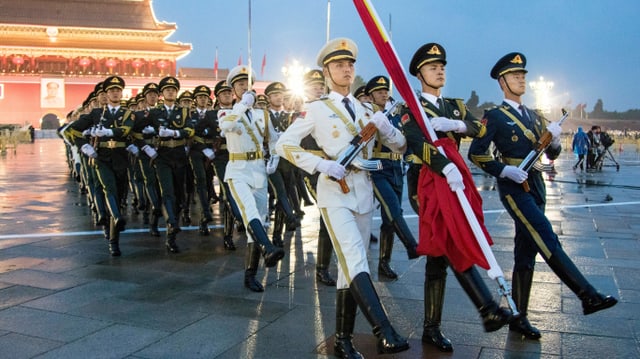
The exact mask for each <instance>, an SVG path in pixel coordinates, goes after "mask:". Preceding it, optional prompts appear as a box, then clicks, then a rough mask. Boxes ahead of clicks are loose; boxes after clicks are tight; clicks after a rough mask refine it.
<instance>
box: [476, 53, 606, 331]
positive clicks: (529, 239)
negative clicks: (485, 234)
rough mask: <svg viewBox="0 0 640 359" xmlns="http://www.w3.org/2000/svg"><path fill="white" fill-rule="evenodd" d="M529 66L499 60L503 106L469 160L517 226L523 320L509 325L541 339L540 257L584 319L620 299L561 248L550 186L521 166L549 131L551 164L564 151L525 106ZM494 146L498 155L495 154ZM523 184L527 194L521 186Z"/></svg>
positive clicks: (489, 117)
mask: <svg viewBox="0 0 640 359" xmlns="http://www.w3.org/2000/svg"><path fill="white" fill-rule="evenodd" d="M526 64H527V60H526V58H525V56H524V55H523V54H522V53H519V52H512V53H509V54H507V55H505V56H503V57H502V58H500V60H498V62H497V63H496V64H495V65H494V66H493V68H492V69H491V78H493V79H495V80H497V81H498V84H499V85H500V89H501V90H502V92H503V93H504V97H505V99H504V101H503V102H502V104H501V105H500V106H498V107H496V108H493V109H491V110H489V111H487V112H486V113H485V117H484V118H483V121H484V122H486V126H487V133H486V135H485V136H483V137H480V138H476V139H474V140H473V142H472V143H471V147H470V148H469V159H470V160H471V161H473V162H474V163H475V164H476V165H477V166H478V167H480V168H481V169H482V170H484V171H485V172H487V173H489V174H491V175H493V176H495V177H496V178H497V183H498V191H499V193H500V200H501V201H502V204H503V205H504V207H505V209H506V210H507V212H509V215H511V218H513V221H514V222H515V232H516V235H515V238H514V247H515V248H514V266H513V299H514V301H515V303H516V306H517V307H518V310H519V311H520V314H521V316H520V318H518V319H517V320H515V321H514V322H512V323H511V324H510V325H509V330H511V331H515V332H517V333H520V334H522V335H523V336H524V337H526V338H529V339H534V340H537V339H539V338H540V336H541V334H540V331H539V330H538V329H537V328H536V327H534V326H532V325H531V323H529V320H528V319H527V309H528V305H529V294H530V292H531V284H532V280H533V271H534V267H535V263H536V260H535V258H536V255H537V253H540V255H542V258H543V259H544V260H545V262H547V264H548V265H549V267H550V268H551V269H552V270H553V272H554V273H555V274H556V275H557V276H558V277H559V278H560V280H562V282H563V283H564V284H566V285H567V286H568V287H569V289H571V291H573V292H574V293H575V294H576V295H577V296H578V298H579V299H580V300H581V301H582V309H583V313H584V314H585V315H587V314H591V313H595V312H597V311H600V310H603V309H606V308H609V307H612V306H614V305H615V304H616V303H617V300H616V299H615V298H614V297H612V296H604V295H603V294H601V293H599V292H598V291H597V290H596V289H595V288H594V287H593V286H592V285H591V284H590V283H589V281H588V280H587V279H586V278H585V277H584V275H583V274H582V273H581V272H580V270H579V269H578V268H577V267H576V265H575V264H574V263H573V261H572V260H571V259H570V258H569V256H567V254H566V253H565V251H564V249H563V248H562V246H561V244H560V241H559V240H558V235H557V234H556V233H555V232H554V231H553V227H552V226H551V223H550V222H549V219H548V218H547V217H546V216H545V213H544V209H545V202H546V188H545V185H544V180H543V179H542V174H541V172H540V171H539V170H538V169H536V168H535V166H534V168H532V169H531V170H530V171H529V172H525V171H524V170H522V169H520V168H519V167H518V165H519V164H520V163H521V162H522V160H523V159H524V158H525V157H526V156H527V155H528V154H529V153H530V152H531V151H532V150H534V148H535V147H536V143H537V142H538V140H539V139H540V137H541V136H542V134H543V133H544V132H545V131H549V132H550V133H551V134H552V137H553V139H552V140H551V144H550V146H549V147H548V149H547V150H546V151H545V153H546V155H547V157H548V158H549V159H551V160H553V159H555V158H557V157H558V155H559V154H560V152H561V146H560V137H559V136H560V132H561V129H560V126H559V125H558V123H556V122H552V123H550V124H549V125H548V126H547V125H546V123H545V121H546V120H545V119H544V118H543V117H542V115H541V114H540V113H539V112H536V111H531V110H529V109H528V108H526V107H525V106H524V105H523V104H522V96H523V95H524V93H525V91H526V88H527V86H526V85H527V83H526V73H527V70H525V66H526ZM491 143H493V144H494V145H495V148H496V150H497V151H498V152H499V154H500V156H499V157H494V156H493V155H492V153H491V150H490V146H491ZM525 181H526V182H527V183H528V187H529V191H527V190H525V189H524V187H523V183H524V182H525Z"/></svg>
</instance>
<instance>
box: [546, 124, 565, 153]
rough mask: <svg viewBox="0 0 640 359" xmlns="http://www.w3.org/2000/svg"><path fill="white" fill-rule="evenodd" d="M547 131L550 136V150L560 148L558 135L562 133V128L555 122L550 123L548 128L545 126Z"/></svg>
mask: <svg viewBox="0 0 640 359" xmlns="http://www.w3.org/2000/svg"><path fill="white" fill-rule="evenodd" d="M547 131H549V133H550V134H551V136H552V138H551V148H558V147H560V134H561V133H562V128H560V125H559V124H558V123H557V122H551V123H550V124H549V126H547Z"/></svg>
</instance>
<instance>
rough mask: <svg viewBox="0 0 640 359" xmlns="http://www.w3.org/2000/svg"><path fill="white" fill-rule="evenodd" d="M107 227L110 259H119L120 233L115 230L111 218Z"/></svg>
mask: <svg viewBox="0 0 640 359" xmlns="http://www.w3.org/2000/svg"><path fill="white" fill-rule="evenodd" d="M110 222H111V223H110V225H109V227H110V228H109V253H110V254H111V256H112V257H120V256H121V255H122V253H121V252H120V231H118V229H117V228H116V223H115V221H114V220H113V218H112V219H111V221H110Z"/></svg>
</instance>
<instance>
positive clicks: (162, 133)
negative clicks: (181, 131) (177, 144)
mask: <svg viewBox="0 0 640 359" xmlns="http://www.w3.org/2000/svg"><path fill="white" fill-rule="evenodd" d="M175 135H176V131H174V130H170V129H168V128H165V127H160V131H159V132H158V136H160V137H174V136H175Z"/></svg>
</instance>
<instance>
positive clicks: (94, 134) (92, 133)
mask: <svg viewBox="0 0 640 359" xmlns="http://www.w3.org/2000/svg"><path fill="white" fill-rule="evenodd" d="M97 130H98V127H97V126H93V127H91V132H90V133H91V137H96V131H97Z"/></svg>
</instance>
